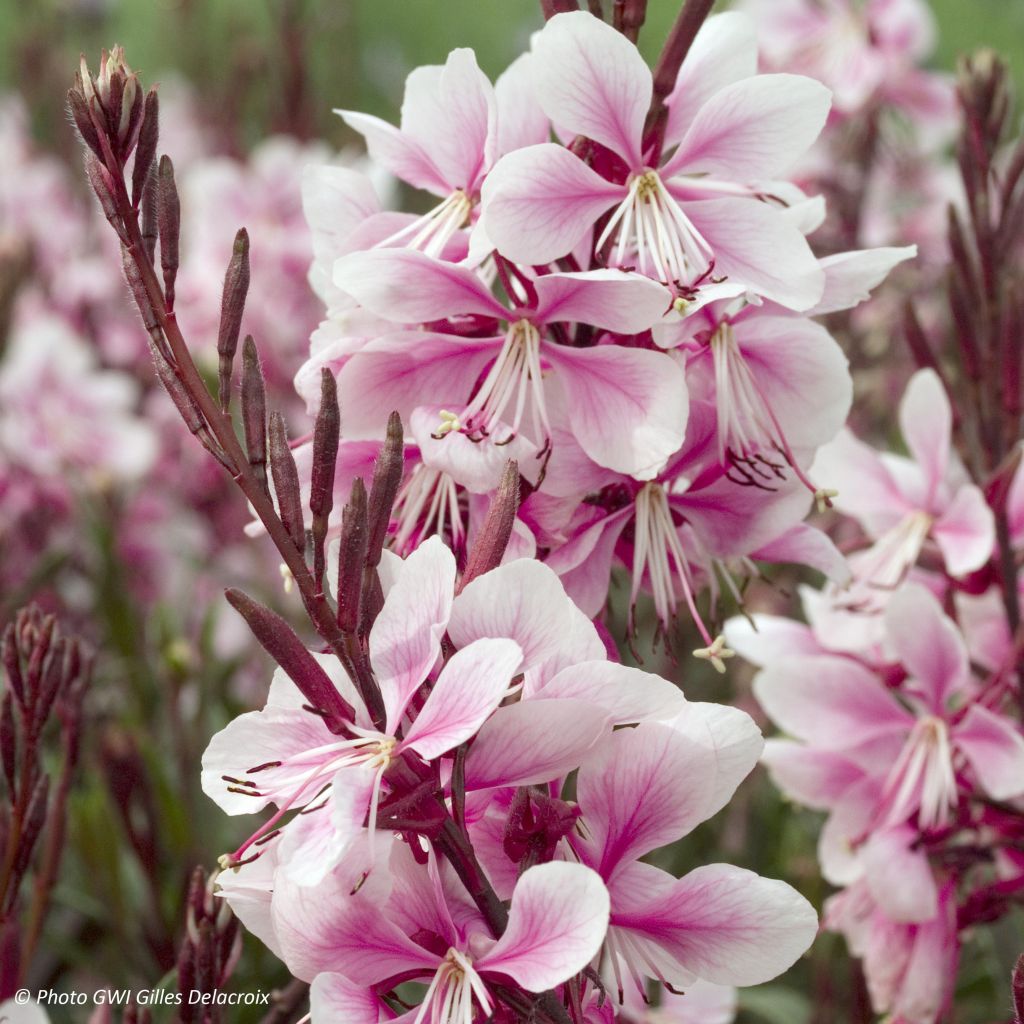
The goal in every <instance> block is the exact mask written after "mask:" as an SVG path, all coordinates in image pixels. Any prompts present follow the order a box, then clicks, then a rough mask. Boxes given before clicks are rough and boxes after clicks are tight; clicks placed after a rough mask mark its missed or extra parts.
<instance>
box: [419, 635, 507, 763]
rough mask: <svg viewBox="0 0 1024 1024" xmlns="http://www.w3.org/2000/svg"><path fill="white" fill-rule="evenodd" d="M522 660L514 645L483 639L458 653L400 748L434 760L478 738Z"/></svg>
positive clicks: (435, 685)
mask: <svg viewBox="0 0 1024 1024" xmlns="http://www.w3.org/2000/svg"><path fill="white" fill-rule="evenodd" d="M522 660H523V652H522V650H521V649H520V647H519V645H518V644H517V643H516V642H515V641H514V640H505V639H497V638H489V637H484V638H481V639H480V640H474V641H473V643H471V644H470V645H469V646H468V647H464V648H462V650H460V651H456V652H455V654H453V655H452V657H451V658H450V659H449V661H448V663H447V664H446V665H445V667H444V668H443V669H442V670H441V675H440V676H439V677H438V680H437V682H436V683H435V684H434V688H433V689H432V690H431V691H430V694H429V696H428V697H427V699H426V701H425V702H424V704H423V708H422V710H421V711H420V713H419V714H418V715H417V716H416V720H415V721H414V722H413V723H412V725H411V726H409V728H408V730H407V731H406V734H405V738H404V739H403V740H402V747H403V748H405V747H411V748H412V749H413V750H415V751H416V752H417V753H418V754H419V755H420V757H422V758H425V759H426V760H428V761H430V760H433V759H434V758H435V757H440V756H441V755H442V754H444V753H447V752H448V751H449V750H451V749H452V748H453V747H457V746H458V745H459V744H460V743H464V742H465V741H466V740H468V739H470V737H472V736H474V735H475V734H476V732H477V730H478V729H479V728H480V726H481V725H482V724H483V723H484V721H485V720H486V718H487V716H488V715H489V714H490V713H491V712H492V711H493V710H494V709H495V708H496V707H497V706H498V704H499V703H500V702H501V699H502V697H504V696H505V694H506V693H507V692H508V688H509V687H510V686H511V685H512V677H513V676H514V675H515V674H516V671H517V670H518V668H519V665H520V663H521V662H522Z"/></svg>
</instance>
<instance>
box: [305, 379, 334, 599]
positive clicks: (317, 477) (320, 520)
mask: <svg viewBox="0 0 1024 1024" xmlns="http://www.w3.org/2000/svg"><path fill="white" fill-rule="evenodd" d="M340 441H341V410H340V409H339V408H338V385H337V383H336V382H335V379H334V374H333V373H331V371H330V370H329V369H328V368H327V367H326V366H325V367H324V368H323V370H321V373H320V410H319V412H318V413H317V417H316V425H315V427H314V429H313V468H312V482H311V485H310V493H309V511H310V512H311V513H312V515H313V577H314V579H315V580H316V586H317V589H318V590H320V591H322V590H323V580H324V567H325V555H324V545H325V544H326V542H327V525H328V520H329V519H330V515H331V509H332V508H333V507H334V474H335V469H336V466H337V463H338V447H339V444H340Z"/></svg>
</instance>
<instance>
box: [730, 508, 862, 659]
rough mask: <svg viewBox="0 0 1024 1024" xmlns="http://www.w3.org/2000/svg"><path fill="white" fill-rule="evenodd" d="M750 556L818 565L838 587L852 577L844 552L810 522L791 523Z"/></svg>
mask: <svg viewBox="0 0 1024 1024" xmlns="http://www.w3.org/2000/svg"><path fill="white" fill-rule="evenodd" d="M750 557H751V558H754V559H756V560H757V561H759V562H786V563H790V564H792V565H806V566H808V567H809V568H811V569H817V570H818V572H820V573H823V574H824V575H825V576H826V577H827V578H828V579H829V580H831V581H832V582H833V583H836V584H838V585H839V586H841V587H843V586H846V584H847V583H849V582H850V580H851V579H852V578H853V574H852V573H851V571H850V564H849V562H847V561H846V556H845V555H844V554H843V553H842V552H841V551H840V550H839V548H837V547H836V545H835V542H834V541H833V540H832V538H831V537H829V535H828V534H827V533H825V531H824V530H819V529H818V528H817V527H816V526H811V525H810V524H809V523H797V524H796V526H792V527H790V528H789V529H788V530H786V531H785V532H784V533H782V534H780V535H779V536H778V537H776V538H775V540H771V541H769V542H768V543H767V544H762V545H761V547H759V548H758V549H757V550H756V551H754V552H752V553H751V556H750ZM793 653H794V654H795V653H797V652H795V651H794V652H793Z"/></svg>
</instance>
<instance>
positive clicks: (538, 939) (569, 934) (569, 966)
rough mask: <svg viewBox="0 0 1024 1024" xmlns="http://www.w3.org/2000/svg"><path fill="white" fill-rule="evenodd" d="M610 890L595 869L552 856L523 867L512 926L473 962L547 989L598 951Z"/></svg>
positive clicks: (510, 919) (532, 989) (528, 987)
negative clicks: (547, 861) (543, 861)
mask: <svg viewBox="0 0 1024 1024" xmlns="http://www.w3.org/2000/svg"><path fill="white" fill-rule="evenodd" d="M609 912H610V900H609V897H608V890H607V889H606V888H605V886H604V882H603V881H602V880H601V877H600V875H598V874H597V872H596V871H592V870H591V869H590V868H588V867H585V866H584V865H582V864H568V863H565V862H564V861H552V862H550V863H548V864H536V865H534V866H533V867H531V868H528V869H527V870H526V871H524V872H523V874H522V876H521V877H520V879H519V882H518V883H517V885H516V887H515V890H514V892H513V893H512V905H511V906H510V907H509V914H508V927H507V928H506V929H505V932H504V933H503V934H502V936H501V938H500V939H498V941H497V942H496V943H495V944H494V945H493V946H492V947H491V948H490V949H489V950H488V951H487V952H486V953H484V955H483V956H482V957H478V958H477V959H476V961H475V964H474V966H475V967H476V968H477V970H480V971H483V972H485V973H490V972H495V973H498V974H503V975H508V976H509V977H511V978H513V979H514V980H515V981H517V982H518V983H519V984H520V985H522V986H523V988H525V989H526V990H527V991H528V992H546V991H547V990H548V989H552V988H554V987H555V986H556V985H560V984H561V983H562V982H563V981H568V980H569V978H571V977H572V976H573V975H574V974H578V973H579V972H580V971H582V970H583V968H584V967H586V966H587V965H588V964H589V963H590V961H591V960H593V959H594V957H595V956H597V953H598V950H599V949H600V948H601V945H602V943H603V942H604V937H605V932H606V931H607V930H608V916H609Z"/></svg>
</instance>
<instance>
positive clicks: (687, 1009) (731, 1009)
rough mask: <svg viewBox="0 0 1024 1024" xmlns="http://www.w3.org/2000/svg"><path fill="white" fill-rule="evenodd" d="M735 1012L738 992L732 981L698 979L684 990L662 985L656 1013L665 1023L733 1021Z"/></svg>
mask: <svg viewBox="0 0 1024 1024" xmlns="http://www.w3.org/2000/svg"><path fill="white" fill-rule="evenodd" d="M629 991H630V992H633V991H635V990H633V989H632V988H630V989H629ZM636 1001H637V1002H638V1003H642V1000H640V999H637V1000H636ZM627 1002H628V1000H627ZM640 1008H641V1007H640V1006H637V1007H636V1009H637V1010H639V1009H640ZM738 1012H739V994H738V993H737V991H736V989H735V988H734V987H733V986H731V985H714V984H712V983H711V982H710V981H700V980H697V981H695V982H694V983H693V984H692V985H687V987H686V991H685V992H670V991H668V989H665V990H664V991H663V992H661V993H660V994H659V996H658V1016H659V1020H661V1021H663V1022H664V1024H733V1021H734V1020H735V1019H736V1014H737V1013H738Z"/></svg>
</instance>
